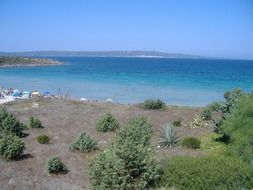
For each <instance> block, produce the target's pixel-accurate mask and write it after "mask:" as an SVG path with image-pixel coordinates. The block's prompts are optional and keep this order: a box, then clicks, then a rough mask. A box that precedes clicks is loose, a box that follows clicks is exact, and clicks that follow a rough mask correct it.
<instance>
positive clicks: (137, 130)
mask: <svg viewBox="0 0 253 190" xmlns="http://www.w3.org/2000/svg"><path fill="white" fill-rule="evenodd" d="M151 127H152V125H151V124H150V123H149V122H148V121H147V119H146V118H144V117H141V116H138V117H134V118H133V119H131V120H130V121H129V123H128V126H127V129H123V130H119V131H118V132H117V135H116V137H115V138H114V142H116V143H117V144H121V143H124V142H125V141H131V142H133V143H135V144H136V145H139V144H143V145H144V146H149V145H150V139H151Z"/></svg>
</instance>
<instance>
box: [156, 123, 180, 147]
mask: <svg viewBox="0 0 253 190" xmlns="http://www.w3.org/2000/svg"><path fill="white" fill-rule="evenodd" d="M161 138H162V140H161V141H160V143H159V144H160V146H161V147H165V148H174V147H175V146H176V145H177V143H178V142H179V141H180V138H179V136H178V135H177V133H176V132H175V131H174V129H173V125H172V124H171V123H168V124H166V125H165V126H164V127H163V134H162V135H161Z"/></svg>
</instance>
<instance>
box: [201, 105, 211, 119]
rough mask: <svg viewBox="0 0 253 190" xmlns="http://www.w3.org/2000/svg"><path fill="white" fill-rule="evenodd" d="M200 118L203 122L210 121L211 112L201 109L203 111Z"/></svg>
mask: <svg viewBox="0 0 253 190" xmlns="http://www.w3.org/2000/svg"><path fill="white" fill-rule="evenodd" d="M200 116H201V117H202V118H203V119H204V120H210V119H212V112H211V110H210V109H208V108H205V109H203V111H202V112H201V113H200Z"/></svg>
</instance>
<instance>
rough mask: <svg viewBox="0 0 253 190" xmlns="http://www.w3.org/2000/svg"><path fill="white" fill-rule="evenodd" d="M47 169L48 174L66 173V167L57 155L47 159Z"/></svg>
mask: <svg viewBox="0 0 253 190" xmlns="http://www.w3.org/2000/svg"><path fill="white" fill-rule="evenodd" d="M47 171H48V172H49V173H50V174H59V173H66V172H67V171H68V169H67V167H66V166H65V164H63V163H62V161H61V159H60V158H59V157H57V156H54V157H51V158H50V159H49V160H48V161H47Z"/></svg>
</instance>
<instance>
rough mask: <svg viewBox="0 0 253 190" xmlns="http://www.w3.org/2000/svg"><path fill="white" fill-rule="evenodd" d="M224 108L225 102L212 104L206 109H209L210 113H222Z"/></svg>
mask: <svg viewBox="0 0 253 190" xmlns="http://www.w3.org/2000/svg"><path fill="white" fill-rule="evenodd" d="M223 106H224V103H223V102H212V103H211V104H208V105H207V106H206V108H207V109H209V110H210V111H216V112H218V111H222V109H223Z"/></svg>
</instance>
